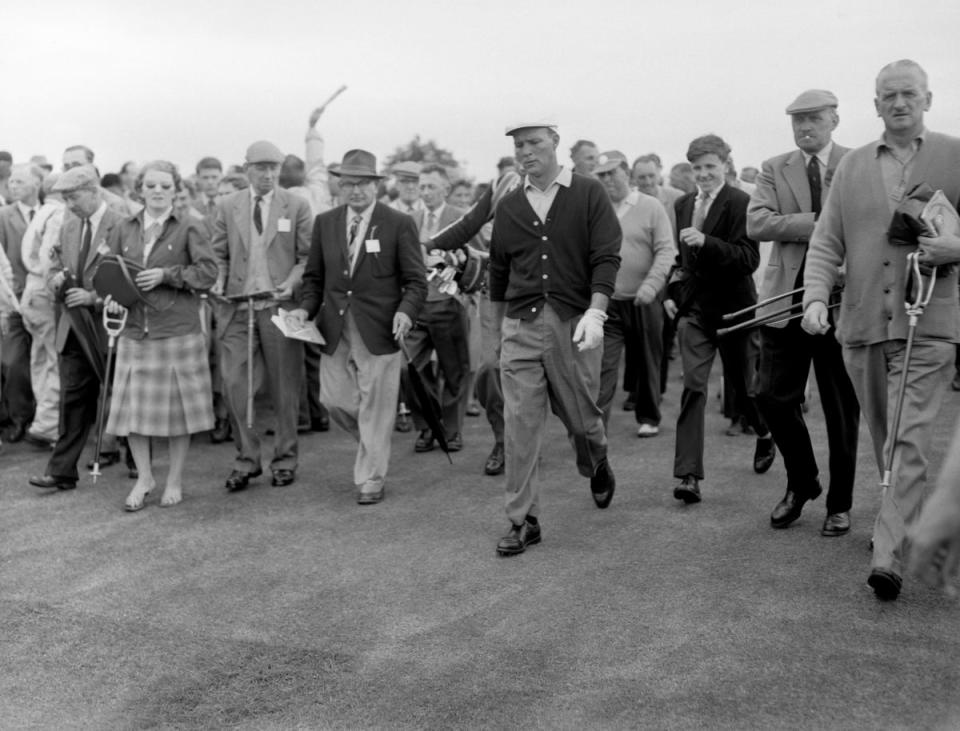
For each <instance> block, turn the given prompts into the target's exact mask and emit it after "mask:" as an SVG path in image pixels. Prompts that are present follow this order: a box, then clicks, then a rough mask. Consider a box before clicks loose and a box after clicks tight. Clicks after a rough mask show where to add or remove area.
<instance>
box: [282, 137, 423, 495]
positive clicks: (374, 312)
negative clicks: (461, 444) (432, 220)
mask: <svg viewBox="0 0 960 731" xmlns="http://www.w3.org/2000/svg"><path fill="white" fill-rule="evenodd" d="M332 174H333V175H335V176H336V177H337V178H338V180H339V183H340V199H341V200H343V201H346V203H345V204H344V205H341V206H339V207H338V208H335V209H333V210H332V211H327V212H326V213H323V214H321V215H319V216H317V220H316V222H315V224H314V228H313V243H312V245H311V247H310V257H309V259H308V260H307V267H306V271H305V272H304V275H303V293H302V296H301V299H300V308H298V309H296V310H294V311H293V312H292V313H291V316H292V317H294V318H296V319H297V320H299V321H300V322H305V321H307V320H312V319H314V318H317V317H318V313H319V318H318V320H317V324H318V326H319V328H320V332H321V334H322V335H323V337H324V339H325V340H326V343H325V344H324V346H323V354H324V357H323V358H321V360H320V400H321V401H322V402H323V403H325V404H326V405H327V408H328V409H329V410H330V418H331V419H333V421H335V422H336V423H337V424H338V425H339V426H340V427H341V428H343V429H345V430H346V431H348V432H350V433H351V434H352V435H353V437H354V438H355V439H356V440H357V441H358V442H359V448H358V450H357V459H356V462H355V463H354V468H353V479H354V484H355V485H356V487H357V502H358V503H359V504H360V505H371V504H374V503H378V502H380V501H381V500H383V486H384V480H385V479H386V475H387V467H388V464H389V461H390V437H391V434H392V432H393V424H394V419H395V418H396V406H397V392H398V389H399V387H400V368H401V364H402V360H401V354H400V346H399V343H400V341H402V340H403V337H404V336H405V335H406V334H407V333H408V332H409V331H410V328H411V327H412V326H413V323H414V321H415V320H416V318H417V314H418V313H419V311H420V307H421V305H422V304H423V300H424V298H425V296H426V292H427V285H426V278H425V275H424V264H423V257H422V255H421V252H420V241H419V237H418V235H417V228H416V224H415V223H414V221H413V219H412V218H411V217H410V216H408V215H406V214H404V213H400V212H399V211H396V210H394V209H392V208H390V207H389V206H386V205H384V204H382V203H378V202H377V183H378V182H379V181H380V180H381V179H382V178H383V176H382V175H380V174H379V173H378V172H377V158H376V157H374V156H373V155H372V154H371V153H369V152H367V151H366V150H350V151H349V152H347V153H346V154H345V155H344V156H343V163H342V164H341V166H340V168H339V169H338V170H337V171H336V172H334V173H332Z"/></svg>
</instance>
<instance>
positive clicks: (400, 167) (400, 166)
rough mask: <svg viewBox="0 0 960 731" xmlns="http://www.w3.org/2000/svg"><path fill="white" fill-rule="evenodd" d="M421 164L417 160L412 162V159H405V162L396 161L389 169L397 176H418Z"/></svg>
mask: <svg viewBox="0 0 960 731" xmlns="http://www.w3.org/2000/svg"><path fill="white" fill-rule="evenodd" d="M421 167H422V165H420V163H418V162H413V161H412V160H407V161H405V162H398V163H397V164H396V165H394V166H393V168H392V169H391V170H390V172H391V173H393V175H394V177H397V178H417V179H419V178H420V168H421Z"/></svg>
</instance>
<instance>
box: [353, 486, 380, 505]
mask: <svg viewBox="0 0 960 731" xmlns="http://www.w3.org/2000/svg"><path fill="white" fill-rule="evenodd" d="M381 502H383V486H381V487H380V489H379V490H362V489H361V490H357V505H376V504H377V503H381Z"/></svg>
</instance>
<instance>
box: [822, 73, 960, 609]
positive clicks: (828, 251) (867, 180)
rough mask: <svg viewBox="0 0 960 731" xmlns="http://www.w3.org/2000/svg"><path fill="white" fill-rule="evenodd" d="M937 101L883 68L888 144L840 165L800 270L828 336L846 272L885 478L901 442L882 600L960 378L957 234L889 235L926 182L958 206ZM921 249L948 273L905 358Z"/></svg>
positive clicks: (849, 320) (898, 571) (889, 505)
mask: <svg viewBox="0 0 960 731" xmlns="http://www.w3.org/2000/svg"><path fill="white" fill-rule="evenodd" d="M932 99H933V95H932V94H931V92H930V88H929V85H928V82H927V74H926V72H924V70H923V69H922V68H921V67H920V66H919V65H918V64H917V63H916V62H915V61H909V60H902V61H895V62H894V63H891V64H888V65H886V66H884V67H883V68H882V69H881V70H880V73H879V74H878V76H877V80H876V98H875V99H874V107H875V109H876V111H877V116H879V117H880V118H881V119H882V120H883V126H884V130H883V133H882V135H881V137H880V139H879V140H877V141H875V142H871V143H869V144H867V145H864V146H863V147H860V148H858V149H856V150H852V151H851V152H848V153H847V154H846V155H845V156H844V157H843V159H842V160H841V161H840V164H839V165H838V166H837V172H836V174H835V175H834V176H833V181H832V183H831V187H830V195H829V196H827V200H826V202H825V203H824V206H823V212H822V213H821V214H820V220H819V221H818V223H817V226H816V228H814V230H813V235H812V237H811V239H810V246H809V249H808V251H807V261H806V267H805V270H804V275H803V284H804V295H803V307H804V316H803V329H804V330H806V331H807V332H808V333H810V334H811V335H823V334H826V333H828V332H829V331H830V329H831V327H832V323H831V320H830V316H829V312H828V309H827V304H828V302H829V301H830V297H831V292H832V291H833V288H834V286H836V284H837V283H838V281H839V280H840V276H841V275H840V270H841V267H843V268H844V270H845V272H846V276H845V284H844V289H843V295H842V299H841V306H840V311H841V312H842V315H841V316H840V318H839V321H838V323H837V338H838V340H839V341H840V344H841V345H842V346H843V360H844V363H845V365H846V368H847V373H848V374H849V375H850V380H851V382H852V383H853V387H854V390H855V391H856V393H857V399H858V400H859V402H860V408H861V410H862V413H863V416H864V418H865V420H866V422H867V426H868V427H869V429H870V436H871V438H872V440H873V449H874V456H875V458H876V461H877V468H878V471H879V472H880V474H881V475H883V474H884V466H885V462H886V459H885V458H886V457H887V455H888V452H887V450H889V449H894V447H896V451H895V452H894V455H893V456H894V460H893V466H892V470H891V475H890V478H891V479H890V485H889V487H887V488H886V489H885V490H884V492H883V496H882V499H881V502H880V512H879V514H878V515H877V520H876V523H875V524H874V528H873V560H872V562H871V571H870V575H869V578H868V579H867V583H868V584H869V585H870V586H871V587H872V588H873V591H874V593H875V594H876V595H877V597H878V598H879V599H882V600H892V599H896V598H897V597H898V596H899V594H900V588H901V586H902V582H903V579H902V576H903V560H904V555H903V554H904V545H903V544H904V537H905V535H906V527H907V524H908V523H909V522H911V521H912V520H913V519H914V518H916V516H917V514H918V513H919V511H920V509H921V507H922V504H923V498H924V494H925V492H926V474H927V465H928V451H929V448H930V442H931V438H932V429H933V424H934V422H935V420H936V417H937V414H938V412H939V411H940V405H941V403H942V402H943V396H944V391H945V390H946V387H947V384H948V383H949V382H950V377H951V375H952V373H953V369H954V367H953V362H954V354H955V348H954V345H955V343H957V342H958V341H960V318H958V317H957V267H956V263H957V262H958V261H960V238H958V237H957V236H956V235H955V234H954V233H953V232H946V231H942V232H938V235H937V236H934V237H927V236H920V237H918V249H917V248H914V246H912V245H902V244H901V243H899V242H897V241H895V240H892V237H890V235H889V231H890V223H891V219H892V217H893V213H894V211H895V210H896V209H897V208H898V206H899V205H900V204H901V202H902V201H903V200H904V199H905V198H906V196H907V195H908V194H909V193H910V191H911V190H912V189H913V188H914V187H915V186H916V185H918V184H920V183H925V184H926V185H927V186H929V188H930V189H932V190H942V191H943V193H944V195H946V197H947V199H948V200H949V201H950V202H951V203H952V204H953V205H954V206H957V205H958V204H960V175H958V174H957V171H958V170H960V139H957V138H956V137H949V136H947V135H944V134H939V133H937V132H931V131H930V130H928V129H927V128H926V127H925V126H924V121H923V118H924V113H925V112H926V111H927V110H928V109H929V108H930V104H931V102H932ZM917 250H919V252H920V261H921V263H923V264H924V265H925V266H932V267H939V268H938V270H937V276H935V277H934V279H933V281H932V285H933V293H932V298H931V299H930V302H929V304H928V305H927V306H926V308H925V309H924V312H923V315H922V316H920V317H919V319H918V321H917V324H916V330H915V340H914V342H913V349H912V351H911V352H912V355H911V358H910V362H909V363H906V362H905V360H906V358H905V356H906V337H907V332H908V316H907V314H906V311H905V308H904V301H905V298H907V297H911V298H912V295H910V294H908V283H907V274H906V262H907V254H908V253H911V252H913V251H917ZM904 369H906V373H907V381H906V391H905V394H904V401H903V409H902V412H901V421H900V431H899V433H898V434H889V433H888V424H889V423H890V421H891V416H892V411H891V409H892V408H893V406H894V404H893V403H890V401H889V400H888V395H889V394H895V393H896V392H897V390H898V387H899V383H900V379H901V375H902V374H903V371H904Z"/></svg>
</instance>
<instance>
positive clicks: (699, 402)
mask: <svg viewBox="0 0 960 731" xmlns="http://www.w3.org/2000/svg"><path fill="white" fill-rule="evenodd" d="M677 336H678V338H679V344H680V360H681V362H682V363H683V396H681V399H680V416H679V417H678V418H677V444H676V450H675V452H674V461H673V474H674V476H675V477H686V476H688V475H692V476H694V477H696V478H697V479H701V480H702V479H703V476H704V475H703V443H704V424H703V420H704V411H705V410H706V405H707V382H708V381H709V379H710V369H711V368H712V367H713V360H714V358H715V357H716V355H717V351H718V350H719V351H720V356H721V357H722V358H723V361H724V363H725V364H726V366H727V368H726V370H725V373H726V374H727V375H726V376H725V378H726V379H729V380H730V381H732V383H731V385H732V386H733V388H734V392H735V393H736V394H737V400H738V403H737V411H738V412H739V413H741V414H743V416H744V417H745V418H746V420H747V423H748V424H749V425H750V426H752V427H753V428H754V430H755V431H756V432H757V435H758V436H761V437H764V436H766V435H767V433H768V429H767V426H766V424H765V423H764V421H763V418H762V417H761V416H760V412H759V411H758V410H757V406H756V404H755V403H754V400H753V399H752V398H750V396H749V395H748V389H747V377H748V374H749V373H750V369H749V363H748V353H747V339H748V337H749V336H748V334H747V333H745V332H742V331H741V332H739V333H735V334H733V335H727V336H725V337H722V338H718V337H717V332H716V330H715V329H714V328H713V327H710V326H708V325H705V324H704V323H703V322H702V320H701V316H700V314H699V313H696V312H694V313H691V314H690V315H687V316H686V317H681V318H680V323H679V325H678V326H677Z"/></svg>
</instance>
